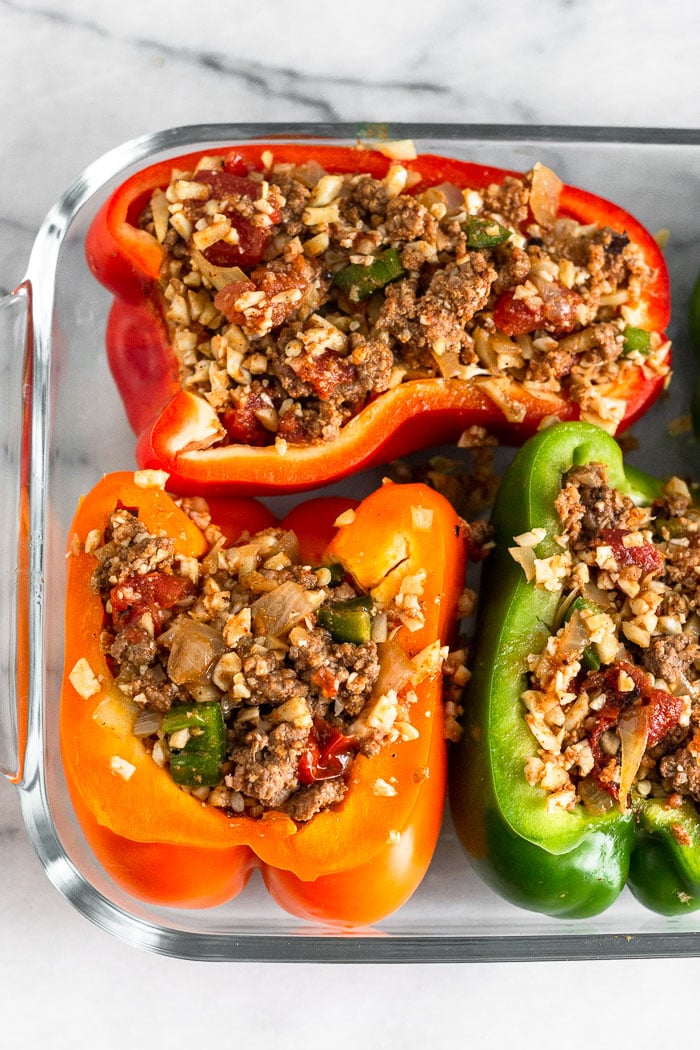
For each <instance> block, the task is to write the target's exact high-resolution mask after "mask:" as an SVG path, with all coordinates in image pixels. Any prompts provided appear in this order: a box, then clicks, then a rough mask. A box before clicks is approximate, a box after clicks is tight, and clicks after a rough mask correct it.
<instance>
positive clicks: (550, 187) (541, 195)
mask: <svg viewBox="0 0 700 1050" xmlns="http://www.w3.org/2000/svg"><path fill="white" fill-rule="evenodd" d="M562 188H563V183H562V181H561V179H560V178H559V176H558V175H555V174H554V172H553V171H552V170H551V169H550V168H546V167H545V166H544V164H535V167H534V168H533V172H532V188H531V190H530V208H531V209H532V214H533V215H534V216H535V219H536V221H537V222H538V223H539V224H540V226H551V225H552V224H553V222H554V220H555V219H556V217H557V212H558V211H559V198H560V196H561V191H562Z"/></svg>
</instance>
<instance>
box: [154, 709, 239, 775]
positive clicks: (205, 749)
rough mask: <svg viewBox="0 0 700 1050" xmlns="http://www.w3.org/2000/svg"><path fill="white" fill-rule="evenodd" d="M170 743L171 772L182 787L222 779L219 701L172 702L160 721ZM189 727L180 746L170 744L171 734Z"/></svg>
mask: <svg viewBox="0 0 700 1050" xmlns="http://www.w3.org/2000/svg"><path fill="white" fill-rule="evenodd" d="M162 729H163V732H164V733H165V735H166V737H167V738H168V744H169V747H170V774H171V776H172V778H173V780H174V781H175V783H176V784H181V785H182V786H184V787H212V786H213V785H214V784H218V782H219V780H220V779H221V764H222V762H223V761H224V759H225V758H226V729H225V726H224V716H223V712H222V710H221V704H220V703H218V701H215V700H212V701H206V702H203V703H197V702H196V701H193V702H192V703H191V704H173V706H172V707H171V708H170V710H169V711H168V713H167V714H166V715H165V717H164V719H163V722H162ZM182 730H189V738H188V739H187V742H186V743H185V744H184V746H183V747H179V748H178V747H173V746H172V743H171V741H172V737H173V734H175V733H179V732H181V731H182Z"/></svg>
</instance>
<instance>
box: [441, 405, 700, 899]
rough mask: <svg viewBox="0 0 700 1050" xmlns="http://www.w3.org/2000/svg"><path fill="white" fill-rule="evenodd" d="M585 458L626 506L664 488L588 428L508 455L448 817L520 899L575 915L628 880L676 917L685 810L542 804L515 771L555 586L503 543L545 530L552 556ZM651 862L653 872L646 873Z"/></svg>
mask: <svg viewBox="0 0 700 1050" xmlns="http://www.w3.org/2000/svg"><path fill="white" fill-rule="evenodd" d="M586 463H603V464H605V465H606V467H607V470H608V477H609V483H610V485H611V486H613V487H615V488H617V489H618V490H619V491H620V492H621V493H623V494H624V495H626V496H629V497H631V498H632V499H633V500H634V501H635V503H637V504H640V505H646V504H649V503H651V502H652V501H653V500H654V499H655V498H657V497H658V496H659V495H660V494H661V485H660V483H659V482H658V481H657V480H656V479H654V478H651V477H649V476H648V475H646V474H644V473H642V472H641V471H638V470H636V469H634V468H631V467H625V465H624V464H623V459H622V452H621V450H620V447H619V445H618V444H617V443H616V441H615V440H614V439H613V438H612V437H610V436H609V435H608V434H607V433H606V432H605V431H603V430H601V429H599V428H598V427H595V426H593V425H591V424H588V423H578V422H575V423H561V424H556V425H554V426H552V427H549V428H548V429H546V430H543V431H541V432H540V433H538V434H536V435H535V436H534V437H532V438H531V439H530V440H529V441H528V442H527V443H526V444H525V445H524V446H523V447H522V448H521V450H520V451H519V452H518V454H517V455H516V456H515V458H514V459H513V461H512V463H511V465H510V467H509V468H508V469H507V471H506V473H505V475H504V477H503V480H502V482H501V485H500V488H499V491H498V494H497V497H496V501H495V503H494V508H493V512H492V517H491V522H492V525H493V527H494V541H495V549H494V552H493V553H492V555H491V557H490V558H489V560H488V561H487V562H486V563H485V566H484V574H485V575H484V577H483V578H482V584H481V595H482V598H481V600H480V608H479V614H478V620H477V634H476V638H475V643H474V647H473V653H474V656H473V659H472V677H471V680H470V682H469V685H468V686H467V690H466V693H465V698H464V715H463V733H462V737H461V740H460V741H459V743H457V744H455V745H454V751H453V754H452V759H451V763H452V765H451V780H450V805H451V811H452V818H453V821H454V825H455V829H456V832H457V835H458V837H459V839H460V841H461V843H462V845H463V846H464V848H465V850H466V851H467V853H469V854H470V855H471V858H472V860H473V862H474V865H475V867H476V868H477V870H478V871H480V873H481V874H482V876H483V877H484V879H485V881H486V882H488V883H489V884H490V885H491V886H492V887H493V888H494V889H495V890H496V891H497V892H499V893H500V894H501V895H502V896H503V897H505V898H506V899H508V900H510V901H512V902H513V903H515V904H518V905H520V906H521V907H526V908H529V909H530V910H533V911H539V912H544V913H546V914H549V915H553V916H559V917H562V918H585V917H588V916H591V915H596V914H598V913H600V912H601V911H603V910H604V909H605V908H607V907H608V906H609V905H610V904H612V902H613V901H614V900H615V899H616V897H617V896H618V895H619V893H620V892H621V891H622V889H623V887H624V886H625V883H626V882H628V878H629V886H630V888H631V890H632V892H633V893H635V895H636V896H637V897H638V898H639V899H640V900H641V901H642V902H643V903H644V904H646V905H647V906H649V907H650V908H653V909H654V910H656V911H660V912H663V913H665V914H675V913H680V912H683V911H687V910H689V909H690V908H692V907H698V906H700V819H699V818H698V815H697V812H696V810H695V807H694V806H692V805H691V804H690V803H684V806H683V807H681V809H676V810H672V809H670V808H668V807H667V806H665V804H664V802H663V800H661V801H659V800H653V801H651V800H649V801H645V800H642V799H639V798H638V799H635V801H634V805H633V807H632V810H631V811H630V812H629V813H625V814H623V813H622V812H621V811H620V810H619V809H618V808H617V807H611V808H609V809H607V810H605V811H604V812H600V813H596V812H591V811H589V810H587V809H586V808H585V807H584V806H583V805H580V806H577V807H576V809H575V810H573V811H566V810H555V811H554V812H549V811H548V809H547V792H545V791H544V790H543V789H542V788H539V787H532V786H530V785H529V784H528V782H527V780H526V778H525V763H526V759H527V758H528V757H529V756H531V755H533V754H536V744H535V741H534V738H533V737H532V735H531V733H530V730H529V728H528V726H527V723H526V721H525V718H524V707H523V704H522V701H521V699H520V697H521V694H522V692H523V690H524V689H525V687H526V675H527V657H528V655H529V654H531V653H534V652H539V651H541V649H542V648H543V647H544V645H545V643H546V640H547V638H548V637H549V635H550V634H551V633H552V630H553V626H552V625H553V624H554V622H555V617H556V614H557V609H558V606H559V604H560V601H561V598H562V592H561V591H559V590H556V591H548V590H545V589H543V588H537V587H535V586H534V584H533V583H528V582H527V580H526V578H525V574H524V572H523V570H522V568H521V566H520V565H519V564H518V563H517V562H516V561H514V560H513V558H512V557H511V555H510V553H509V548H510V547H512V546H513V538H514V537H515V536H518V535H520V534H521V533H524V532H528V531H530V530H531V529H534V528H544V529H545V530H546V535H545V537H544V539H543V540H542V541H541V543H540V544H539V545H538V546H537V548H536V553H537V556H538V557H542V558H546V557H548V556H550V555H552V554H554V553H556V552H557V551H558V550H560V548H559V547H558V545H557V543H556V541H555V539H554V537H555V536H557V535H558V534H559V533H560V532H561V524H560V521H559V518H558V515H557V512H556V509H555V505H554V503H555V499H556V497H557V495H558V494H559V492H560V490H561V484H562V478H563V477H564V475H565V474H566V473H567V471H569V470H570V469H571V468H572V467H574V466H582V465H584V464H586ZM679 826H682V828H683V831H684V834H681V835H680V836H679V834H678V828H679ZM686 838H687V840H688V844H687V845H681V840H683V841H685V839H686ZM650 840H651V842H652V843H653V850H650V849H649V848H648V844H649V841H650ZM659 869H660V870H663V872H664V879H663V880H657V878H656V874H655V873H656V871H657V870H659Z"/></svg>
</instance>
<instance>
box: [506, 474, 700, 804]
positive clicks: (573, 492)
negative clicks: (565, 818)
mask: <svg viewBox="0 0 700 1050" xmlns="http://www.w3.org/2000/svg"><path fill="white" fill-rule="evenodd" d="M557 511H558V514H559V517H560V519H561V525H562V534H561V536H560V537H558V542H559V543H560V544H561V553H557V554H555V555H553V556H552V557H550V558H545V559H538V558H537V557H536V546H537V543H538V542H539V541H540V540H541V539H542V536H540V535H539V534H538V530H533V532H532V533H528V534H526V535H524V536H522V537H518V541H517V542H518V544H519V546H517V547H515V548H513V551H512V553H513V555H514V556H515V558H516V560H517V561H519V562H520V563H521V564H522V565H523V567H524V568H525V571H526V574H527V575H528V577H529V578H531V579H534V580H535V581H536V585H537V586H542V587H546V588H548V589H550V590H553V591H557V590H559V588H563V590H562V595H563V597H562V601H561V604H560V607H559V612H558V619H557V622H556V626H557V627H558V629H557V631H556V633H554V634H552V635H551V636H550V638H549V640H548V642H547V644H546V646H545V648H544V650H543V651H542V652H540V653H534V654H532V655H531V656H530V657H529V682H528V688H527V690H526V691H525V692H524V694H523V701H524V704H525V708H526V712H527V713H526V718H527V723H528V725H529V727H530V730H531V731H532V734H533V735H534V737H535V740H536V741H537V744H538V752H537V755H536V756H533V757H531V758H530V759H529V760H528V761H527V765H526V771H525V772H526V776H527V779H528V782H529V783H530V784H532V785H538V786H539V787H541V788H544V789H545V790H546V791H547V792H548V793H549V795H548V806H549V808H550V810H556V809H558V808H563V809H568V810H571V809H574V808H575V807H576V806H578V805H580V804H583V805H585V806H586V807H588V808H590V809H592V810H594V811H600V809H601V808H602V809H605V808H609V807H610V806H613V805H618V806H619V807H620V808H621V809H622V810H623V811H626V810H627V809H628V808H629V805H630V802H631V801H632V802H633V801H634V798H635V796H636V797H642V798H645V797H649V796H652V797H657V796H660V797H664V798H667V799H668V800H669V802H670V804H671V805H673V804H674V803H676V804H680V803H681V801H682V799H683V798H685V797H688V798H690V799H692V800H693V801H694V802H695V803H696V804H700V646H699V644H698V636H699V635H700V506H698V504H697V503H694V502H693V499H692V495H691V492H690V491H689V488H688V486H687V485H686V484H685V482H684V481H682V480H680V479H678V478H674V479H672V480H671V481H670V482H669V483H668V484H667V485H666V486H665V488H664V490H663V497H662V498H660V499H658V500H657V501H656V502H655V503H653V504H652V506H650V507H647V508H639V507H636V506H634V505H633V503H632V502H631V500H629V499H628V498H626V497H623V496H621V495H620V493H619V492H617V491H616V490H615V489H613V488H611V487H610V486H609V484H608V480H607V476H606V470H605V468H604V467H602V466H601V465H599V464H589V465H588V466H585V467H577V468H573V469H572V470H571V471H570V472H569V474H568V475H567V477H566V478H565V481H564V484H563V487H562V491H561V493H560V495H559V497H558V500H557Z"/></svg>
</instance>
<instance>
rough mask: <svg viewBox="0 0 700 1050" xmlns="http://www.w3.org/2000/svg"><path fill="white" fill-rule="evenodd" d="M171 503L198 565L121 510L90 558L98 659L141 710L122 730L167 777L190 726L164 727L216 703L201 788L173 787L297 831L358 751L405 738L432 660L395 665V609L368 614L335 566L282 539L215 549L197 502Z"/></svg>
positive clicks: (330, 796)
mask: <svg viewBox="0 0 700 1050" xmlns="http://www.w3.org/2000/svg"><path fill="white" fill-rule="evenodd" d="M183 507H184V508H185V509H186V510H188V511H189V512H190V513H192V515H193V516H195V520H196V521H197V524H198V525H200V527H204V528H206V534H207V537H208V539H209V540H210V542H211V547H210V549H209V551H208V553H207V554H206V555H205V556H204V557H203V558H202V559H201V560H197V559H195V558H183V557H179V556H178V555H177V554H176V553H175V551H174V544H173V541H172V540H171V539H169V538H167V537H162V536H156V535H152V534H151V533H149V532H148V531H147V530H146V528H145V527H144V525H143V524H142V522H141V521H140V520H139V518H138V517H137V516H136V514H134V513H132V512H131V511H130V510H129V509H127V508H123V507H119V508H117V509H116V510H115V511H114V513H113V514H112V516H111V520H110V525H109V528H108V530H107V531H106V533H105V536H104V542H103V543H102V544H101V545H100V546H98V547H97V549H96V550H95V554H96V557H97V559H98V565H97V567H96V569H95V570H94V573H93V576H92V589H93V591H94V592H95V593H97V594H99V595H100V596H101V598H102V600H103V603H104V607H105V627H104V631H103V634H102V639H101V642H102V648H103V651H104V652H105V653H106V655H107V657H108V661H109V663H110V667H111V670H112V673H113V675H114V679H115V682H116V684H117V685H118V687H119V688H120V689H121V690H122V691H123V692H124V693H125V694H126V695H127V696H128V697H130V698H132V699H133V700H134V701H136V702H137V703H138V704H139V705H140V707H141V713H140V714H139V716H138V718H137V721H136V725H135V728H134V732H135V733H136V735H137V736H140V737H141V738H142V739H143V742H144V744H145V746H146V748H147V749H148V750H149V751H150V752H151V754H152V756H153V759H154V761H156V762H158V764H159V765H161V766H163V767H166V768H168V767H169V768H170V770H171V773H172V774H173V776H174V778H175V773H174V769H175V766H176V764H177V765H178V767H179V766H180V765H181V763H182V758H183V755H184V756H185V759H187V754H186V749H187V744H188V741H190V740H191V739H193V737H192V733H195V734H196V733H197V732H200V733H201V730H199V729H197V730H188V729H186V728H185V729H184V731H183V730H182V729H181V728H178V726H175V727H174V730H173V731H172V732H169V731H168V726H169V722H170V721H172V716H173V714H174V713H176V712H180V711H182V710H184V711H185V712H186V713H187V712H188V711H194V712H195V713H196V712H197V711H199V712H202V711H204V710H208V711H210V712H211V711H215V712H216V714H217V716H219V710H218V709H219V708H220V712H221V714H222V715H223V728H222V739H224V738H225V753H224V754H223V756H222V760H221V762H220V763H219V764H218V766H217V767H216V775H215V777H213V778H211V777H210V778H209V780H210V781H212V780H213V782H209V781H208V782H206V783H198V782H197V777H195V778H194V780H193V782H192V783H186V782H185V783H183V781H182V780H180V781H179V783H180V784H181V786H183V787H184V789H185V790H188V791H192V792H193V793H194V794H195V795H196V796H197V797H198V798H199V799H201V800H202V801H205V802H207V803H208V804H210V805H213V806H217V807H219V808H221V809H224V810H226V811H228V812H230V813H246V814H249V815H251V816H260V815H262V814H263V813H264V812H265V811H266V810H269V809H275V810H280V811H283V812H285V813H287V814H289V815H290V816H291V817H292V818H293V819H294V820H297V821H307V820H309V819H310V818H311V817H312V816H313V815H314V814H315V813H317V812H319V811H320V810H323V809H326V808H328V807H330V806H333V805H334V804H335V803H338V802H340V801H341V800H342V799H343V797H344V795H345V793H346V791H347V775H348V772H349V769H350V767H351V764H352V762H353V760H354V758H355V756H356V755H357V754H365V755H372V754H374V753H376V752H377V751H378V750H379V749H380V748H381V747H382V746H384V745H385V744H387V743H389V742H390V741H395V740H397V739H399V738H406V739H408V738H409V735H412V736H415V735H416V732H417V731H416V730H414V729H413V727H412V726H411V705H412V703H413V701H414V700H415V693H414V691H413V690H414V688H415V685H416V684H417V683H418V682H419V681H420V679H421V677H422V676H424V674H425V673H433V672H434V671H435V670H436V669H438V670H439V664H440V662H441V661H442V660H443V659H444V658H445V655H446V653H445V651H443V650H442V649H441V648H440V647H439V644H438V646H437V647H434V648H435V652H432V650H431V652H430V654H428V653H427V651H426V652H424V653H423V654H419V656H418V657H415V658H414V660H413V662H411V661H408V659H407V658H406V657H403V655H402V652H401V651H399V648H398V645H397V644H396V643H395V642H393V641H392V640H391V633H392V631H393V630H394V628H395V627H396V626H397V625H398V623H399V622H400V621H401V620H403V621H404V622H406V617H407V615H408V613H407V612H406V609H400V608H399V607H398V606H396V607H394V605H392V606H391V607H389V608H379V607H378V606H377V605H376V603H373V602H372V601H371V600H370V599H369V597H368V596H363V595H360V594H358V592H357V590H356V588H355V587H354V586H353V585H352V584H351V583H349V582H348V580H347V579H346V578H345V574H344V573H343V572H342V571H341V570H340V567H339V566H334V567H320V568H313V567H310V566H308V565H304V564H301V563H300V559H299V545H298V541H297V539H296V536H295V535H294V534H293V533H291V532H287V531H283V530H281V529H276V528H273V529H268V530H265V531H263V532H261V533H258V534H257V535H255V536H253V537H250V538H246V539H245V542H239V543H238V544H237V545H235V546H226V542H225V540H224V538H223V536H222V535H221V534H220V533H219V532H218V530H217V529H216V528H215V527H214V526H213V525H211V523H210V519H209V516H208V508H207V507H206V504H205V503H204V501H203V500H201V499H195V500H184V501H183ZM415 582H416V581H414V583H415ZM417 582H420V581H417ZM419 589H420V588H419V587H418V586H412V587H411V588H410V590H411V591H414V592H415V591H417V590H419ZM414 599H415V595H414ZM358 607H359V608H360V610H361V613H360V621H359V626H358V619H357V616H356V615H355V614H356V612H357V609H358ZM419 612H420V606H419V599H416V600H415V608H414V609H413V610H412V612H411V615H412V616H413V617H414V619H415V617H417V616H418V614H419ZM339 617H340V619H339ZM324 625H325V626H324ZM368 625H369V628H368ZM358 631H360V634H359V635H358V634H357V632H358ZM368 631H369V633H368ZM349 635H353V637H352V639H351V640H348V637H349ZM380 676H381V678H380ZM219 721H220V716H219ZM175 779H177V778H175Z"/></svg>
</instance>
